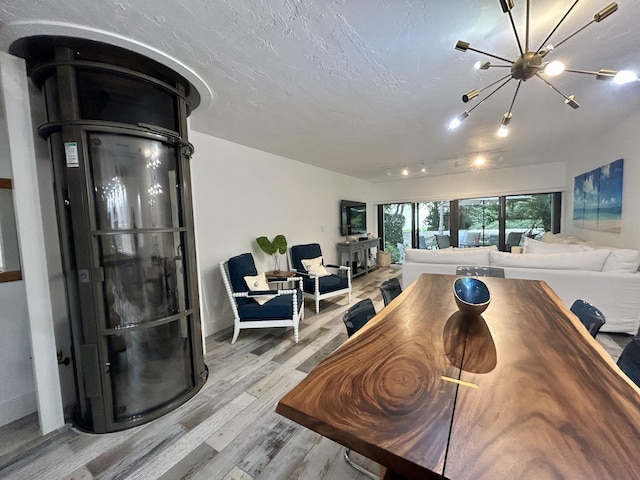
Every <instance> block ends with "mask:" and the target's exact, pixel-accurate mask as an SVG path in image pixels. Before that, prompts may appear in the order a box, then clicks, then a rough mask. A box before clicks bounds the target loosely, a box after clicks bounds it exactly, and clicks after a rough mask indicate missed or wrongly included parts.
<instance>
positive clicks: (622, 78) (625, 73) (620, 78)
mask: <svg viewBox="0 0 640 480" xmlns="http://www.w3.org/2000/svg"><path fill="white" fill-rule="evenodd" d="M638 80H639V79H638V75H637V74H636V73H635V72H632V71H630V70H620V71H619V72H618V73H616V74H615V75H614V76H613V83H617V84H619V85H622V84H624V83H629V82H637V81H638Z"/></svg>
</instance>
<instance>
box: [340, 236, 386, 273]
mask: <svg viewBox="0 0 640 480" xmlns="http://www.w3.org/2000/svg"><path fill="white" fill-rule="evenodd" d="M379 246H380V239H379V238H368V239H367V240H356V241H353V242H340V243H338V262H339V263H340V265H348V266H350V267H351V277H352V278H353V277H357V276H358V275H363V274H365V273H369V271H370V270H372V269H374V268H376V264H375V262H373V263H372V264H370V263H369V254H370V253H371V249H372V248H375V249H376V250H377V249H378V247H379ZM345 257H346V260H345Z"/></svg>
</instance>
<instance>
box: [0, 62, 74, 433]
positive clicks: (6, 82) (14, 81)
mask: <svg viewBox="0 0 640 480" xmlns="http://www.w3.org/2000/svg"><path fill="white" fill-rule="evenodd" d="M0 104H1V105H2V107H1V108H0V110H1V112H0V118H2V120H3V123H2V128H1V129H0V131H1V133H0V143H2V144H4V146H3V150H2V153H3V155H2V157H3V158H2V160H1V161H2V162H3V163H4V162H7V161H10V162H11V172H12V180H13V193H14V206H15V212H16V223H17V227H18V240H19V244H20V254H21V259H20V263H21V266H22V275H23V279H24V281H23V282H20V283H21V284H22V285H18V284H16V285H9V286H5V285H3V289H2V290H3V291H2V295H6V297H5V298H3V299H2V300H3V302H2V306H3V307H2V308H3V309H5V308H6V310H4V311H2V312H1V313H0V319H2V322H15V323H16V324H17V325H7V330H8V331H9V332H16V333H15V334H14V335H12V336H9V337H8V338H7V337H5V336H4V335H2V336H1V337H2V341H3V342H5V341H7V340H8V341H9V342H13V341H15V342H16V343H15V344H11V345H8V346H6V347H7V348H6V349H5V348H2V358H3V369H2V371H3V375H11V376H13V377H14V378H12V379H10V380H9V381H8V382H7V384H8V385H10V386H11V387H13V388H12V389H7V390H5V388H4V387H5V384H3V389H2V390H1V391H2V394H0V395H2V398H0V401H1V402H2V404H1V405H2V407H3V408H5V409H6V410H5V413H7V410H8V413H9V414H11V415H18V416H17V417H15V418H18V417H19V416H22V415H24V414H25V413H28V412H25V411H24V410H25V409H28V410H31V409H32V406H30V403H31V401H32V398H33V394H32V390H33V379H35V392H36V395H35V398H36V401H37V408H38V417H39V420H40V430H41V432H42V433H43V434H45V433H48V432H50V431H52V430H54V429H56V428H58V427H60V426H62V425H63V424H64V419H63V413H62V398H61V393H60V382H59V377H58V365H57V361H56V345H55V338H54V329H53V315H52V308H51V293H50V289H49V278H48V271H47V265H46V264H47V258H46V253H45V245H46V244H47V242H46V241H45V237H44V229H43V225H42V223H43V221H42V218H43V216H42V210H41V208H40V191H39V190H40V189H39V183H38V175H37V168H36V158H35V150H34V143H35V142H34V138H33V133H32V123H31V122H32V120H31V112H30V101H29V88H28V80H27V76H26V67H25V63H24V60H22V59H19V58H16V57H12V56H10V55H7V54H5V53H2V52H0ZM5 164H6V163H5ZM25 331H26V332H29V339H30V342H29V343H27V344H25V343H24V332H25ZM3 347H5V345H3ZM29 353H30V357H29ZM11 354H13V355H11ZM8 355H11V356H10V357H8ZM25 357H27V358H28V359H29V360H31V358H32V359H33V360H32V361H30V362H27V361H25ZM5 359H6V360H7V361H6V362H5V361H4V360H5ZM27 363H30V364H31V365H30V366H31V367H32V368H33V370H32V369H31V368H29V370H28V371H27V370H25V366H26V364H27ZM12 367H14V368H12ZM29 373H32V376H31V375H29ZM22 376H24V377H25V378H26V379H27V380H26V382H25V381H23V380H20V379H17V378H18V377H22ZM20 407H21V408H20ZM31 411H32V410H31ZM7 420H10V416H7V415H5V417H4V420H3V421H5V422H6V421H7Z"/></svg>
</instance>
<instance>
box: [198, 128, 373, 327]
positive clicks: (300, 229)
mask: <svg viewBox="0 0 640 480" xmlns="http://www.w3.org/2000/svg"><path fill="white" fill-rule="evenodd" d="M189 141H190V142H191V143H193V145H194V147H195V153H194V155H193V159H192V161H191V175H192V184H193V203H194V217H195V233H196V250H197V255H198V266H199V271H200V292H201V300H200V301H201V305H202V311H201V314H202V322H203V329H204V332H205V335H209V334H211V333H213V332H216V331H219V330H221V329H223V328H225V327H228V326H231V325H232V324H233V317H232V314H231V308H230V306H229V300H228V299H227V297H226V293H225V291H224V286H223V284H222V277H221V276H220V271H219V266H218V262H220V261H225V260H227V259H229V258H230V257H232V256H234V255H238V254H241V253H244V252H251V253H253V255H254V259H255V261H256V267H257V268H258V271H265V270H272V269H273V263H272V260H271V258H270V257H269V256H268V255H266V254H265V253H264V252H262V251H261V250H260V249H259V248H258V246H257V244H256V242H255V239H256V237H259V236H262V235H266V236H267V237H269V238H273V237H274V236H275V235H277V234H279V233H282V234H284V235H285V236H286V238H287V243H288V244H289V245H290V246H291V245H296V244H301V243H319V244H320V245H321V247H322V253H323V256H324V257H325V258H326V259H327V261H328V262H329V263H333V262H336V261H337V247H336V243H337V242H339V241H341V240H342V239H343V237H341V236H340V200H342V199H347V200H363V201H366V202H367V205H368V211H367V222H368V229H369V231H371V232H372V233H374V227H375V210H374V208H373V205H372V203H371V198H370V197H371V194H372V193H371V192H372V190H371V189H372V186H371V185H370V184H369V183H368V182H364V181H360V180H356V179H354V178H351V177H347V176H344V175H340V174H337V173H333V172H329V171H328V170H323V169H320V168H316V167H313V166H310V165H306V164H303V163H300V162H297V161H294V160H290V159H287V158H284V157H280V156H278V155H273V154H270V153H266V152H262V151H260V150H256V149H253V148H249V147H244V146H242V145H238V144H235V143H232V142H229V141H226V140H222V139H220V138H215V137H211V136H208V135H205V134H202V133H199V132H196V131H191V132H190V133H189ZM285 265H286V260H284V259H281V262H280V266H281V267H284V266H285Z"/></svg>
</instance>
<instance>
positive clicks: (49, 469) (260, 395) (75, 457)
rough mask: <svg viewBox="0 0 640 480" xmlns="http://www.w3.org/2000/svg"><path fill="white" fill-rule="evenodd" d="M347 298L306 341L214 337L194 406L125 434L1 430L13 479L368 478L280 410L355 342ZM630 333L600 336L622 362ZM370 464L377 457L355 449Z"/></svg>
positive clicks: (260, 335) (308, 310) (358, 295)
mask: <svg viewBox="0 0 640 480" xmlns="http://www.w3.org/2000/svg"><path fill="white" fill-rule="evenodd" d="M392 276H400V269H399V268H398V267H389V268H379V269H377V270H375V271H373V272H371V273H369V274H368V275H363V276H360V277H357V278H356V279H354V288H353V298H352V304H353V303H355V302H356V301H358V300H360V299H362V298H366V297H369V298H371V299H372V300H373V301H374V305H375V307H376V310H377V311H380V309H382V308H383V303H382V298H381V296H380V291H379V290H378V286H379V285H380V283H381V282H382V281H383V280H385V279H387V278H390V277H392ZM347 308H348V306H347V299H346V296H343V297H337V298H335V299H330V300H326V301H322V302H321V305H320V314H316V313H315V310H314V305H313V302H311V301H309V300H307V302H306V305H305V320H304V321H303V323H302V324H301V328H300V342H299V343H298V344H295V343H294V342H293V331H292V329H290V328H288V329H283V328H280V329H261V330H244V331H242V332H241V333H240V337H239V339H238V341H237V342H236V343H235V345H231V344H230V339H231V330H230V329H228V330H226V331H224V332H221V333H219V334H216V335H213V336H210V337H208V338H207V340H206V341H207V354H206V358H205V359H206V362H207V365H208V367H209V379H208V381H207V383H206V385H205V387H204V388H203V389H202V390H201V391H200V392H198V394H197V395H195V396H194V397H193V398H192V399H191V400H189V401H188V402H187V403H186V404H185V405H183V406H181V407H180V408H178V409H176V410H175V411H173V412H171V413H169V414H167V415H165V416H164V417H162V418H160V419H157V420H154V421H153V422H150V423H148V424H146V425H142V426H139V427H136V428H133V429H130V430H127V431H124V432H118V433H112V434H105V435H90V434H85V433H80V432H79V431H77V430H76V429H74V428H73V427H71V426H69V425H67V426H65V427H63V428H61V429H60V430H59V431H57V432H54V433H52V434H49V435H47V436H46V437H40V436H39V435H38V425H37V417H36V416H35V414H34V415H30V416H28V417H25V418H24V419H20V420H18V421H16V422H13V423H12V424H9V425H7V426H4V427H2V428H0V478H3V479H5V478H6V479H47V480H54V479H75V480H80V479H82V480H89V479H162V480H167V479H187V478H189V479H207V480H252V479H255V480H262V479H265V480H267V479H268V480H280V479H282V480H285V479H286V480H289V479H309V480H338V479H340V480H365V479H366V477H365V476H364V475H362V474H360V473H358V472H356V471H355V470H353V469H352V468H351V467H349V466H348V465H347V464H346V463H345V462H344V460H343V459H342V453H343V449H342V447H341V446H340V445H338V444H336V443H334V442H332V441H331V440H328V439H326V438H324V437H322V436H320V435H318V434H316V433H314V432H312V431H310V430H307V429H306V428H304V427H301V426H299V425H297V424H296V423H294V422H291V421H290V420H288V419H286V418H284V417H281V416H280V415H278V414H276V413H275V411H274V410H275V405H276V403H277V402H278V400H279V399H280V398H281V397H282V396H283V395H284V394H285V393H286V392H288V391H289V390H290V389H291V388H293V387H294V386H295V385H296V384H297V383H298V382H299V381H300V380H302V378H304V377H305V375H306V374H307V373H308V372H309V371H311V369H313V368H314V367H315V366H316V365H317V364H318V363H319V362H320V361H322V360H323V359H324V358H325V357H326V356H327V355H329V354H330V353H331V352H332V351H334V350H335V349H336V348H337V347H338V346H339V345H341V344H342V343H343V342H344V341H345V340H346V339H347V335H346V331H345V328H344V324H343V323H342V315H343V314H344V312H345V310H346V309H347ZM629 338H630V337H628V336H624V335H606V334H599V335H598V337H597V340H598V341H599V342H600V343H601V344H602V345H603V346H604V347H605V349H606V350H607V351H608V352H609V353H610V354H611V355H612V357H613V358H614V359H617V357H618V355H619V354H620V352H621V351H622V348H623V347H624V345H625V344H626V342H628V340H629ZM355 456H356V458H357V459H358V460H360V461H361V462H362V463H364V464H365V465H366V466H367V467H368V468H370V469H372V470H376V468H377V467H376V466H375V464H373V463H372V462H369V461H367V460H366V459H363V458H361V457H358V456H357V454H356V455H355Z"/></svg>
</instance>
